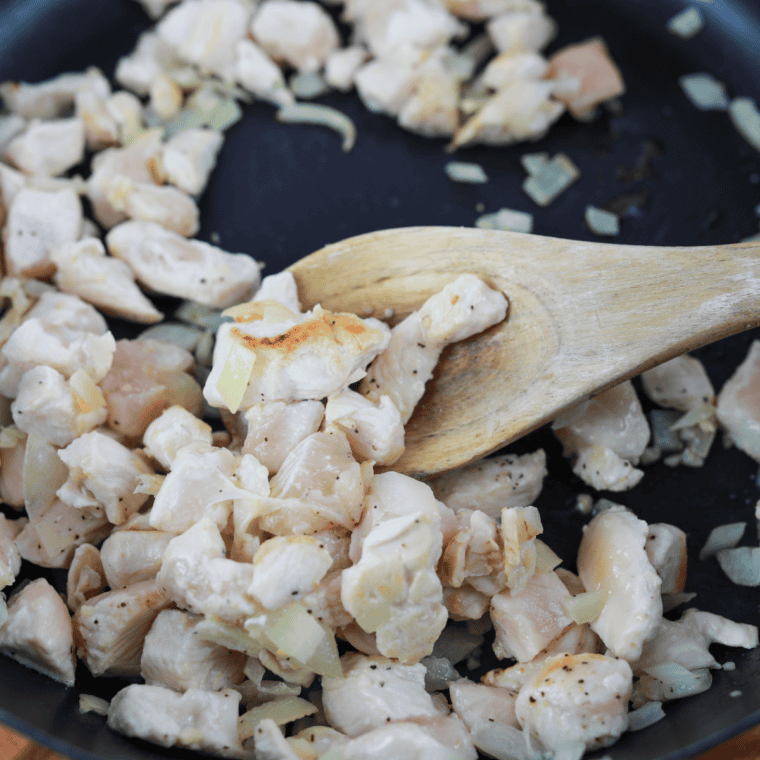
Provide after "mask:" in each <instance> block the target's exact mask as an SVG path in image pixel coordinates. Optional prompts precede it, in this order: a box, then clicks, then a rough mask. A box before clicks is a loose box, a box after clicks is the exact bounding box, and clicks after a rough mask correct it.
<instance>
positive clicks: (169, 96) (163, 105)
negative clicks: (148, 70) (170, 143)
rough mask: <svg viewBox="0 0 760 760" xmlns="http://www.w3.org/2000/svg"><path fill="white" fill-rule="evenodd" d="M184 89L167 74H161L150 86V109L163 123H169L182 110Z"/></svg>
mask: <svg viewBox="0 0 760 760" xmlns="http://www.w3.org/2000/svg"><path fill="white" fill-rule="evenodd" d="M182 100H183V93H182V88H181V87H180V86H179V85H178V84H177V83H176V82H175V81H174V80H173V79H172V78H171V77H170V76H167V75H166V74H159V75H158V76H157V77H156V78H155V79H154V80H153V81H152V82H151V85H150V101H149V103H148V108H149V109H150V112H151V113H155V114H156V115H157V116H158V118H159V119H161V121H168V120H169V119H171V118H172V117H174V116H176V115H177V114H178V113H179V111H180V109H181V108H182Z"/></svg>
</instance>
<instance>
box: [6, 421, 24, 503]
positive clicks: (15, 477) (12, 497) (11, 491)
mask: <svg viewBox="0 0 760 760" xmlns="http://www.w3.org/2000/svg"><path fill="white" fill-rule="evenodd" d="M11 429H12V430H16V431H17V438H16V445H15V446H13V448H3V449H2V469H0V501H2V503H3V504H6V505H7V506H9V507H13V508H14V509H21V508H22V507H23V506H24V503H25V500H24V458H25V453H26V435H24V433H22V432H21V431H20V430H18V428H15V427H12V428H11Z"/></svg>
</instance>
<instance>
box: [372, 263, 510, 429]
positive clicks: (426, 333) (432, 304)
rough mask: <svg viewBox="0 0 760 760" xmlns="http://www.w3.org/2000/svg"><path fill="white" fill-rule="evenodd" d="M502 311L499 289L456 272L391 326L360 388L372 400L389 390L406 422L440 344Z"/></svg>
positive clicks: (461, 337)
mask: <svg viewBox="0 0 760 760" xmlns="http://www.w3.org/2000/svg"><path fill="white" fill-rule="evenodd" d="M506 313H507V299H506V298H504V296H503V295H502V294H501V293H500V292H499V291H497V290H493V289H492V288H490V287H488V285H486V284H485V283H484V282H483V281H482V280H481V279H480V278H479V277H475V276H474V275H468V274H465V275H460V276H459V277H458V278H457V279H456V280H454V282H452V283H450V284H449V285H447V286H446V287H445V288H444V289H443V290H442V291H441V292H440V293H437V294H436V295H434V296H432V297H430V298H429V299H428V300H427V301H426V302H425V303H424V304H423V305H422V307H421V308H420V309H419V311H416V312H412V314H410V315H409V316H408V317H407V318H406V319H405V320H404V321H403V322H401V323H400V324H398V325H396V327H394V328H393V330H392V332H391V339H390V343H389V344H388V348H387V349H386V350H385V351H383V353H381V354H380V356H378V357H377V359H376V360H375V361H374V362H373V364H372V366H371V367H370V369H369V371H368V373H367V376H366V377H365V378H364V379H363V380H362V382H361V385H360V386H359V391H360V393H362V394H363V395H365V396H366V397H367V398H369V399H370V400H371V401H374V402H375V403H378V402H379V400H380V397H381V396H382V395H384V394H387V395H388V396H390V397H391V400H392V401H393V402H394V404H395V405H396V407H397V408H398V410H399V411H400V412H401V419H402V421H403V422H404V423H406V422H407V421H408V420H409V418H410V417H411V416H412V412H413V411H414V407H415V406H416V404H417V402H418V401H419V400H420V399H421V398H422V395H423V394H424V392H425V383H426V382H427V381H428V380H429V379H430V378H431V377H432V375H433V369H434V367H435V365H436V364H437V362H438V357H439V356H440V354H441V351H442V350H443V348H444V347H445V346H446V345H448V344H449V343H453V342H455V341H460V340H465V339H466V338H469V337H471V336H473V335H476V334H477V333H480V332H482V331H483V330H485V329H486V328H487V327H490V326H491V325H495V324H497V323H498V322H501V321H502V320H503V319H504V318H505V316H506Z"/></svg>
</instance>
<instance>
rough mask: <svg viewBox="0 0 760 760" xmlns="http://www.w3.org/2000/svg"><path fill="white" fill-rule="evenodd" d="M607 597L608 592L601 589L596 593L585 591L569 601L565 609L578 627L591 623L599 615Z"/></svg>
mask: <svg viewBox="0 0 760 760" xmlns="http://www.w3.org/2000/svg"><path fill="white" fill-rule="evenodd" d="M609 595H610V594H609V591H607V590H606V589H601V588H600V589H598V590H597V591H585V592H584V593H582V594H576V595H575V596H574V597H572V598H571V599H569V600H568V601H567V602H566V603H565V609H566V610H567V614H568V615H569V616H570V617H571V618H572V620H573V621H574V622H576V623H578V625H582V624H583V623H593V622H594V621H595V620H596V619H597V618H598V617H599V615H601V613H602V610H603V609H604V607H605V605H606V604H607V599H608V598H609Z"/></svg>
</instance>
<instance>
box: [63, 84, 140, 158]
mask: <svg viewBox="0 0 760 760" xmlns="http://www.w3.org/2000/svg"><path fill="white" fill-rule="evenodd" d="M127 104H129V106H127ZM125 106H126V108H125ZM74 115H75V116H76V117H77V118H78V119H81V120H82V123H83V124H84V136H85V144H86V146H87V149H88V150H91V151H99V150H103V149H104V148H112V147H114V146H116V145H119V143H120V142H121V141H122V138H123V137H125V136H126V133H127V132H128V130H129V129H130V127H132V128H134V127H135V126H136V125H138V124H140V120H141V117H142V104H141V103H140V101H139V100H137V99H136V98H135V97H134V96H133V95H131V94H129V93H120V95H119V97H117V98H115V99H114V97H113V96H112V95H111V94H110V93H103V92H100V91H98V90H96V89H94V88H87V89H83V90H80V91H79V92H77V94H76V96H75V101H74Z"/></svg>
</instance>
